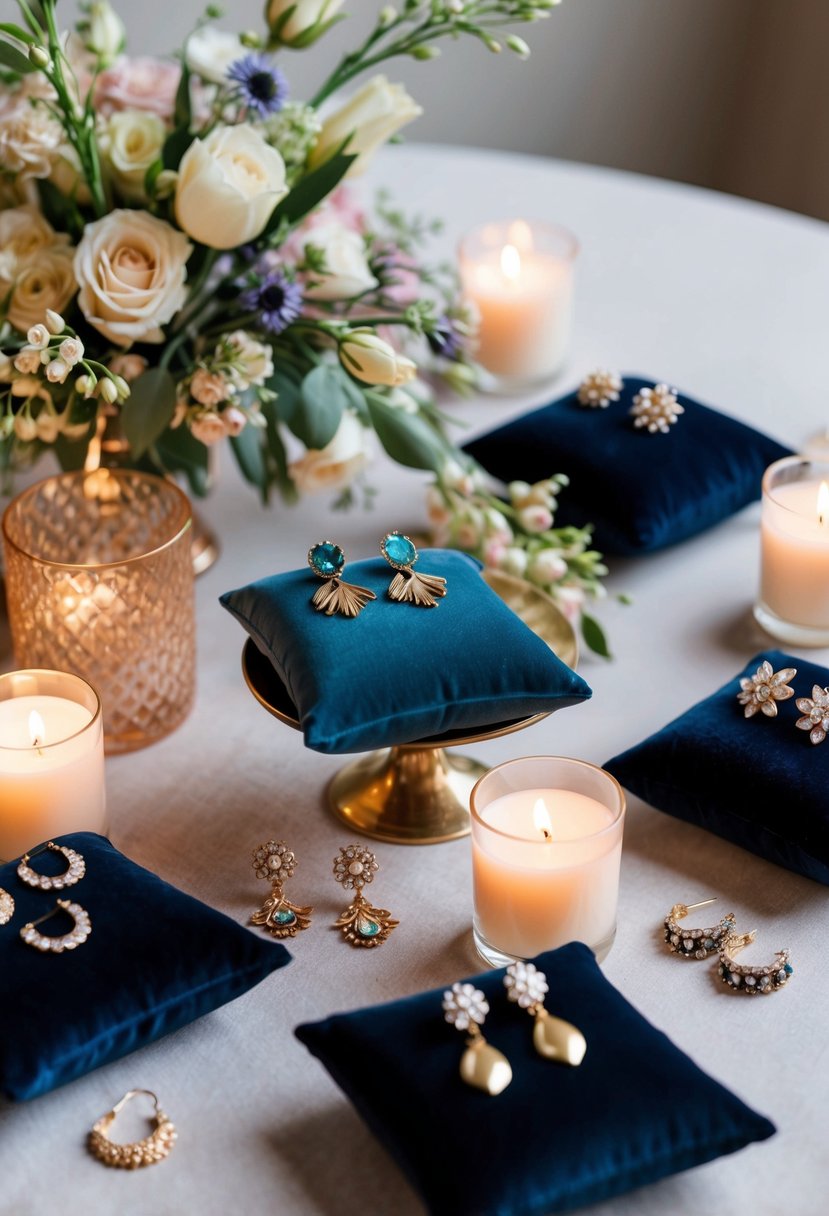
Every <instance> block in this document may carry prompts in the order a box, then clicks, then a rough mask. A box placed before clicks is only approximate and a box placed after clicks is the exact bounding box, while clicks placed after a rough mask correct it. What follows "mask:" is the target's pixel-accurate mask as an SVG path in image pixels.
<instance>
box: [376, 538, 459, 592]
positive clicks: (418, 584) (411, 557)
mask: <svg viewBox="0 0 829 1216" xmlns="http://www.w3.org/2000/svg"><path fill="white" fill-rule="evenodd" d="M380 552H381V553H382V554H383V557H384V558H385V559H386V561H387V562H388V563H389V565H390V566H391V567H392V569H394V570H396V571H397V574H395V576H394V578H393V579H392V580H391V582H390V583H389V598H390V599H393V600H396V601H397V602H398V603H399V604H417V605H418V607H420V608H437V603H438V600H439V599H443V597H444V596H445V595H446V579H445V578H441V577H440V575H438V574H416V573H415V571H414V570H413V569H412V567H413V566H414V564H415V562H416V561H417V559H418V556H419V554H418V552H417V546H416V545H415V543H414V541H411V540H409V538H408V536H404V535H403V533H402V532H387V533H386V535H385V536H384V537H383V539H382V540H381V541H380Z"/></svg>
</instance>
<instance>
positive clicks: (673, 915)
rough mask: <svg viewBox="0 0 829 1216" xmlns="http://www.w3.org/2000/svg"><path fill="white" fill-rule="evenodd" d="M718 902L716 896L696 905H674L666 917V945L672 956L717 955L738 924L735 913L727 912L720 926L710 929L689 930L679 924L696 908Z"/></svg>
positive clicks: (702, 900) (699, 956) (700, 956)
mask: <svg viewBox="0 0 829 1216" xmlns="http://www.w3.org/2000/svg"><path fill="white" fill-rule="evenodd" d="M716 902H717V900H716V896H715V897H714V898H713V899H701V900H700V901H699V903H696V904H674V906H673V907H672V908H671V910H670V912H669V913H668V915H667V916H666V917H665V945H666V946H667V947H668V949H669V950H670V951H671V953H672V954H676V955H678V956H679V957H680V958H707V957H708V956H709V955H711V954H716V953H717V951H718V950H719V948H720V943H721V942H722V941H724V940H725V938H726V937H727V936H728V934H729V933H732V932H733V931H734V927H735V925H736V924H737V919H736V917H735V916H734V913H733V912H727V913H726V915H725V916H724V917H723V918H722V920H721V921H719V923H718V924H716V925H712V926H711V927H710V928H708V929H687V928H685V926H684V925H680V924H679V922H680V921H681V920H684V919H685V917H686V916H687V915H688V913H689V912H691V911H693V909H694V908H705V907H707V906H708V905H709V904H715V903H716Z"/></svg>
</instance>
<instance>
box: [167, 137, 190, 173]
mask: <svg viewBox="0 0 829 1216" xmlns="http://www.w3.org/2000/svg"><path fill="white" fill-rule="evenodd" d="M192 142H193V136H192V135H191V134H190V129H189V127H176V129H175V131H171V132H170V134H169V135H168V136H167V138H166V139H165V140H164V147H163V148H162V150H161V159H162V160H163V162H164V168H165V169H177V168H178V167H179V165H180V163H181V158H182V156H184V153H185V152H186V151H187V149H188V148H189V147H190V145H191V143H192Z"/></svg>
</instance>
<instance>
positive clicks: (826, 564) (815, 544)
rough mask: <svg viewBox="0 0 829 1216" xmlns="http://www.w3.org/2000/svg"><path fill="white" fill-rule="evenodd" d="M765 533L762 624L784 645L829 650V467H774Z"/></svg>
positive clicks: (790, 462) (803, 459)
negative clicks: (826, 647) (823, 647)
mask: <svg viewBox="0 0 829 1216" xmlns="http://www.w3.org/2000/svg"><path fill="white" fill-rule="evenodd" d="M760 527H761V558H760V596H759V599H758V601H757V603H756V604H755V606H754V616H755V618H756V620H757V622H758V624H760V625H761V626H762V627H763V629H765V630H766V632H767V633H770V634H771V635H772V637H774V638H778V639H779V640H780V641H782V642H788V643H792V644H794V645H798V646H829V461H826V460H813V459H810V458H809V457H808V456H787V457H786V458H785V459H784V460H778V461H776V462H775V463H774V464H773V465H770V466H769V468H767V469H766V472H765V474H764V475H763V508H762V522H761V525H760Z"/></svg>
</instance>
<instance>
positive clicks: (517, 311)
mask: <svg viewBox="0 0 829 1216" xmlns="http://www.w3.org/2000/svg"><path fill="white" fill-rule="evenodd" d="M577 252H578V245H577V242H576V240H575V237H573V236H572V235H571V234H570V233H569V232H566V231H565V230H564V229H563V228H555V227H552V226H550V225H546V224H529V223H527V222H526V221H524V220H514V221H513V222H512V223H510V224H485V225H483V226H482V227H481V228H476V229H475V230H474V231H473V232H471V233H470V234H469V235H468V236H467V237H466V238H465V239H464V241H463V242H462V243H461V250H460V270H461V280H462V283H463V290H464V295H465V296H466V297H467V298H468V299H469V300H471V301H472V302H473V303H474V304H475V305H476V307H477V309H478V311H479V313H480V328H479V332H478V347H477V350H476V353H475V357H476V359H477V360H478V361H479V362H480V363H481V364H482V365H483V367H485V368H486V369H487V371H489V372H491V373H492V374H493V375H494V376H498V377H501V378H503V379H506V380H524V381H533V380H542V379H546V378H547V377H549V376H552V375H554V374H555V373H556V372H557V371H558V370H559V369H560V368H561V366H562V364H563V363H564V360H565V358H566V356H567V351H568V349H569V346H570V332H571V329H572V311H573V263H574V260H575V257H576V254H577Z"/></svg>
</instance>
